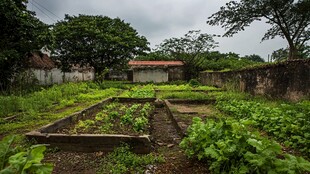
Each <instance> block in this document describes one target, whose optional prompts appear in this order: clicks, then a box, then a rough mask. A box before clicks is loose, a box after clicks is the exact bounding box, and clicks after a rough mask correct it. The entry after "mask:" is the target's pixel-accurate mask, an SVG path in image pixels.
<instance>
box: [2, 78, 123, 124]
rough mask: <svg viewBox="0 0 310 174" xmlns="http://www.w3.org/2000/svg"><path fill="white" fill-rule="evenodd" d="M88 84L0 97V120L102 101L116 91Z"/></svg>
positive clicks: (68, 85)
mask: <svg viewBox="0 0 310 174" xmlns="http://www.w3.org/2000/svg"><path fill="white" fill-rule="evenodd" d="M97 88H98V87H97V86H96V85H95V86H94V85H90V83H67V84H63V85H54V86H52V87H51V88H48V89H44V88H42V90H41V91H36V92H34V93H30V94H27V95H25V96H14V95H9V96H0V118H1V117H2V118H3V117H6V116H9V115H12V114H17V113H19V112H20V113H22V114H23V115H24V116H25V117H28V116H29V115H37V114H38V112H41V111H44V110H48V109H51V108H53V107H54V106H55V104H57V106H56V108H63V107H66V106H72V105H74V104H75V103H81V102H86V101H91V100H102V99H104V98H107V97H110V96H115V95H116V94H117V92H118V90H117V89H113V88H110V89H105V90H99V89H97Z"/></svg>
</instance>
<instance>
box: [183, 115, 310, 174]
mask: <svg viewBox="0 0 310 174" xmlns="http://www.w3.org/2000/svg"><path fill="white" fill-rule="evenodd" d="M248 123H250V122H249V121H248V120H242V121H237V120H234V119H231V118H227V119H223V120H219V121H215V120H213V119H209V120H207V121H206V122H203V121H202V120H201V119H200V118H199V117H195V118H194V119H193V124H192V125H191V126H190V127H189V128H188V136H187V137H185V138H184V139H183V140H182V142H181V144H180V146H181V147H182V148H183V149H184V150H185V153H186V154H187V155H188V156H189V157H192V158H198V159H199V160H207V161H208V163H209V164H210V170H211V171H212V173H238V174H239V173H303V172H305V171H310V162H309V161H307V160H305V159H304V158H302V157H296V156H294V155H290V154H285V153H283V151H282V149H281V145H280V144H278V143H277V142H275V141H273V140H269V139H268V138H265V137H262V136H261V135H260V133H259V132H256V131H253V130H251V131H249V129H250V128H249V127H248V126H247V125H248Z"/></svg>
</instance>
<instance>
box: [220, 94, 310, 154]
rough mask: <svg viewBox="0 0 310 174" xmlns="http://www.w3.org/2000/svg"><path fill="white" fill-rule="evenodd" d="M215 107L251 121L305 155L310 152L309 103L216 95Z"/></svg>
mask: <svg viewBox="0 0 310 174" xmlns="http://www.w3.org/2000/svg"><path fill="white" fill-rule="evenodd" d="M216 107H217V108H218V109H219V110H221V111H223V112H225V113H227V114H229V115H231V116H233V117H235V118H237V119H247V120H250V121H253V124H254V125H255V126H257V127H258V128H260V129H262V130H264V131H266V132H268V134H269V135H273V136H274V137H275V138H277V139H278V140H280V141H281V142H283V143H284V144H285V145H286V146H289V147H292V148H294V149H296V150H298V151H300V152H302V153H304V154H307V155H309V154H310V150H309V149H310V141H309V138H310V134H309V132H310V126H309V125H310V119H309V118H310V102H309V101H302V102H299V103H295V104H285V103H283V104H280V105H279V106H276V107H272V106H268V105H267V104H262V103H261V102H260V101H256V100H253V101H249V100H244V99H240V98H239V99H238V98H234V97H227V96H226V97H225V99H224V98H221V97H218V100H217V103H216Z"/></svg>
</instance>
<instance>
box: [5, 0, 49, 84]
mask: <svg viewBox="0 0 310 174" xmlns="http://www.w3.org/2000/svg"><path fill="white" fill-rule="evenodd" d="M26 4H27V1H26V0H2V1H1V2H0V21H2V23H1V28H0V33H1V35H0V90H8V89H10V88H11V87H12V84H13V83H15V81H12V80H13V79H14V77H17V76H18V74H19V73H20V72H22V71H23V70H24V69H25V68H27V63H28V62H27V56H28V55H29V53H30V52H32V51H37V50H40V49H41V48H42V47H43V46H44V45H48V44H49V43H51V42H52V41H51V35H50V32H49V28H48V25H46V24H44V23H43V22H41V21H39V19H37V18H36V17H35V16H34V13H33V12H31V11H29V10H27V5H26Z"/></svg>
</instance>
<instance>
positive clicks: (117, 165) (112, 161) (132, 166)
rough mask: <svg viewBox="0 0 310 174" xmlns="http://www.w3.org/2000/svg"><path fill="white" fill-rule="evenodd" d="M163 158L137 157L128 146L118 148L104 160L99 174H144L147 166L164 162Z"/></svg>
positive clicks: (152, 155) (152, 156)
mask: <svg viewBox="0 0 310 174" xmlns="http://www.w3.org/2000/svg"><path fill="white" fill-rule="evenodd" d="M164 161H165V160H164V158H163V157H162V156H156V155H154V154H148V155H137V154H134V153H133V152H131V151H130V147H129V146H128V145H123V146H121V147H119V148H116V149H115V150H114V151H113V152H112V153H110V154H108V155H107V156H106V157H104V158H103V160H102V165H101V168H100V169H99V172H98V173H115V174H121V173H144V171H145V170H146V169H147V166H150V165H155V164H157V163H162V162H164Z"/></svg>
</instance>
